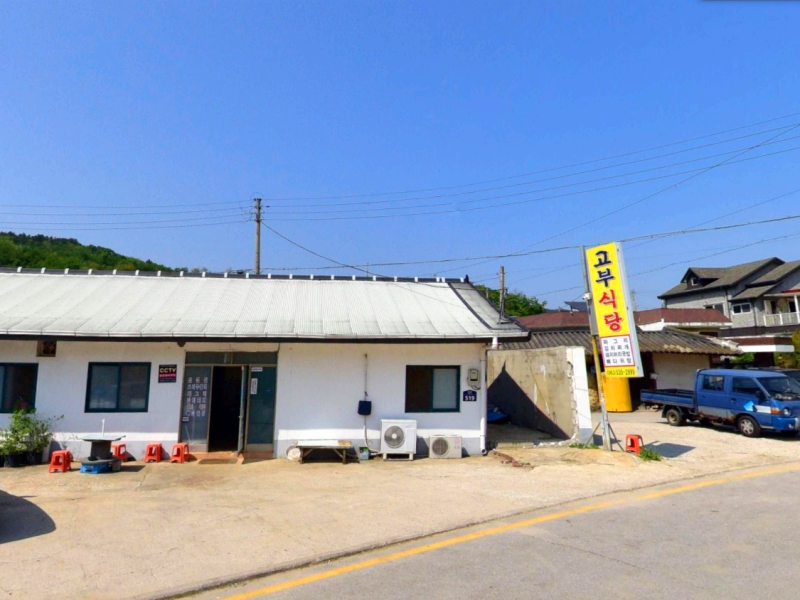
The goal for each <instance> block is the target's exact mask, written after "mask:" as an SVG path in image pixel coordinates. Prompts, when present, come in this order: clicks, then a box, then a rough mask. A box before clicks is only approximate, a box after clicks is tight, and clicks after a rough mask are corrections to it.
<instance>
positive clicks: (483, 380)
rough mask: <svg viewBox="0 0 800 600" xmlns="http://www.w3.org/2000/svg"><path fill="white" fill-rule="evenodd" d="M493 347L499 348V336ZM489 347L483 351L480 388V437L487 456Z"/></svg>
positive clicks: (483, 450)
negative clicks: (487, 367)
mask: <svg viewBox="0 0 800 600" xmlns="http://www.w3.org/2000/svg"><path fill="white" fill-rule="evenodd" d="M492 349H494V350H496V349H497V338H492ZM488 354H489V349H488V348H483V351H482V352H481V389H480V400H481V401H480V404H481V408H480V411H481V437H480V444H481V454H482V455H483V456H486V455H487V454H489V449H488V448H487V447H486V422H487V419H488V415H487V414H486V411H487V410H489V406H488V404H489V402H488V399H487V396H488V395H489V391H488V390H487V389H486V386H487V384H488V382H487V378H486V365H487V360H488Z"/></svg>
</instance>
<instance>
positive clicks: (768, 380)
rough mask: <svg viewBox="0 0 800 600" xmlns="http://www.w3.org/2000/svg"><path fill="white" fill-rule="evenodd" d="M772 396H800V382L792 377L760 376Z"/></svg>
mask: <svg viewBox="0 0 800 600" xmlns="http://www.w3.org/2000/svg"><path fill="white" fill-rule="evenodd" d="M758 382H759V383H760V384H761V385H763V386H764V389H766V390H767V391H768V392H769V395H770V396H797V397H798V398H800V383H798V382H797V381H795V380H794V379H792V378H791V377H759V378H758Z"/></svg>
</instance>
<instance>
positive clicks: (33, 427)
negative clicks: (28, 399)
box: [25, 410, 57, 465]
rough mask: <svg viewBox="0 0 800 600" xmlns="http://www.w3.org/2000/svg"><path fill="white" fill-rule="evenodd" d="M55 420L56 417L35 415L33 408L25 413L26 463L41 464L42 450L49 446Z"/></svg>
mask: <svg viewBox="0 0 800 600" xmlns="http://www.w3.org/2000/svg"><path fill="white" fill-rule="evenodd" d="M56 421H57V419H43V418H41V417H37V416H36V414H35V410H31V411H30V412H29V413H28V414H27V423H26V426H27V427H26V429H27V435H26V438H25V449H26V451H27V454H28V464H30V465H40V464H42V457H43V456H44V451H45V450H46V449H47V448H48V447H49V446H50V442H51V441H52V439H53V432H52V425H53V423H55V422H56Z"/></svg>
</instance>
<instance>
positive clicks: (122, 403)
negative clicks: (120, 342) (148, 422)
mask: <svg viewBox="0 0 800 600" xmlns="http://www.w3.org/2000/svg"><path fill="white" fill-rule="evenodd" d="M149 395H150V363H89V383H88V384H87V388H86V412H147V400H148V396H149Z"/></svg>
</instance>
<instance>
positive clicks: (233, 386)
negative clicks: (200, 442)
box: [208, 367, 242, 452]
mask: <svg viewBox="0 0 800 600" xmlns="http://www.w3.org/2000/svg"><path fill="white" fill-rule="evenodd" d="M211 382H212V383H211V416H210V419H209V427H208V450H209V452H217V451H223V450H230V451H231V452H235V451H236V449H237V446H238V442H239V410H240V406H241V400H242V367H214V376H213V378H212V380H211Z"/></svg>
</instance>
